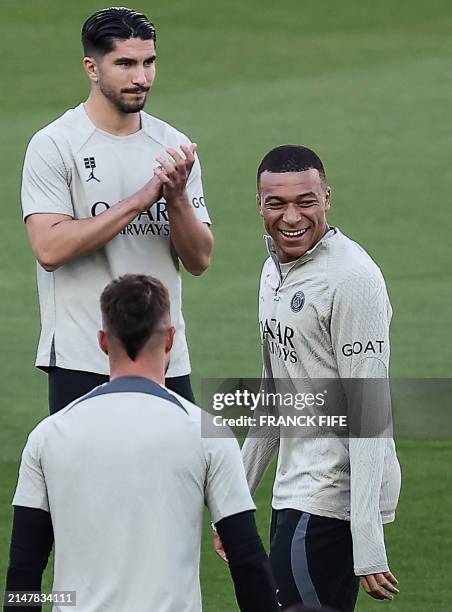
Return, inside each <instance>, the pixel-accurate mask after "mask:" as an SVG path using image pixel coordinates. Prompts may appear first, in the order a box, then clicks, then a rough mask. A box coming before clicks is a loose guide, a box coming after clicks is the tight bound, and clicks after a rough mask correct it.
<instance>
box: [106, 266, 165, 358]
mask: <svg viewBox="0 0 452 612" xmlns="http://www.w3.org/2000/svg"><path fill="white" fill-rule="evenodd" d="M100 307H101V311H102V318H103V323H104V325H105V327H106V330H107V331H108V332H109V333H111V334H112V335H113V336H115V338H117V339H118V340H119V341H120V342H121V344H122V345H123V347H124V349H125V350H126V352H127V355H128V356H129V357H130V359H132V360H133V361H135V359H136V358H137V356H138V355H139V353H140V351H141V349H142V348H143V346H144V345H145V344H146V342H147V341H148V340H149V339H150V338H151V336H153V335H154V334H156V333H161V332H162V331H163V330H162V327H161V326H160V323H161V322H162V320H163V319H164V317H165V316H168V315H169V312H170V300H169V295H168V291H167V289H166V287H165V286H164V285H163V284H162V283H161V282H160V281H159V280H158V279H156V278H153V277H152V276H145V275H144V274H126V275H124V276H121V277H119V278H118V279H115V280H113V281H112V282H111V283H109V284H108V285H107V286H106V287H105V289H104V290H103V292H102V295H101V297H100Z"/></svg>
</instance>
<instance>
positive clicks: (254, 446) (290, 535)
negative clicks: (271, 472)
mask: <svg viewBox="0 0 452 612" xmlns="http://www.w3.org/2000/svg"><path fill="white" fill-rule="evenodd" d="M257 183H258V185H257V186H258V195H257V203H258V209H259V212H260V214H261V215H262V217H263V220H264V225H265V228H266V231H267V234H268V235H267V236H266V244H267V249H268V255H269V257H268V259H267V261H266V262H265V264H264V267H263V270H262V276H261V284H260V293H259V324H260V330H261V337H262V346H263V361H264V380H263V383H264V386H263V388H264V390H265V389H272V388H273V386H274V383H276V386H277V385H278V381H282V383H283V384H284V381H289V382H290V381H292V383H293V384H294V385H295V388H296V387H297V385H299V384H300V383H301V384H309V385H311V384H316V381H321V383H322V385H323V384H324V382H325V379H333V380H336V381H338V384H337V385H336V386H338V387H341V386H342V384H344V385H345V386H346V388H347V389H348V390H349V391H350V390H351V391H352V392H351V393H349V395H350V397H347V400H350V404H351V405H353V407H354V409H355V412H356V414H354V415H353V414H352V416H354V417H355V420H354V423H355V424H356V423H359V427H361V426H362V425H363V424H364V429H361V433H360V434H359V435H350V437H348V434H347V437H338V436H333V437H331V436H328V435H322V432H320V434H319V432H316V435H309V433H308V434H304V432H302V431H301V430H300V431H299V432H298V435H296V436H293V435H292V434H291V433H289V432H288V431H284V430H283V427H279V428H278V427H274V428H265V427H262V428H260V429H259V428H255V429H254V428H252V429H251V430H250V433H249V435H248V437H247V439H246V441H245V443H244V446H243V449H242V454H243V460H244V463H245V470H246V474H247V479H248V483H249V485H250V490H251V492H252V494H254V492H255V490H256V488H257V486H258V484H259V482H260V481H261V479H262V477H263V475H264V473H265V470H266V468H267V466H268V465H269V463H270V461H271V459H272V457H273V454H274V453H275V452H276V451H277V450H278V449H279V453H278V464H277V470H276V477H275V482H274V487H273V501H272V508H273V514H272V526H271V548H270V561H271V564H272V568H273V572H274V575H275V579H276V584H277V588H278V600H279V603H280V607H281V609H282V610H286V609H287V610H290V609H291V607H292V606H294V605H297V604H298V605H299V604H301V603H302V604H303V606H311V607H313V608H319V607H320V606H330V607H332V608H334V609H336V610H340V611H341V612H351V611H352V610H353V609H354V607H355V602H356V598H357V594H358V588H359V580H360V578H359V577H361V583H362V585H363V588H364V589H365V591H366V592H367V593H368V594H369V595H371V596H372V597H375V598H377V599H392V598H393V596H394V595H395V594H396V593H397V592H398V590H397V586H396V585H397V580H396V578H395V577H394V575H393V574H392V573H391V572H390V570H389V565H388V561H387V557H386V549H385V542H384V534H383V524H384V523H388V522H391V521H393V520H394V518H395V509H396V505H397V500H398V496H399V490H400V467H399V464H398V460H397V456H396V451H395V445H394V441H393V439H392V430H391V431H390V433H389V434H387V433H386V431H385V430H384V429H375V431H374V433H375V435H374V436H373V437H372V436H370V435H369V433H368V432H369V431H370V429H366V427H365V425H366V423H369V424H372V423H373V422H374V421H375V422H376V423H377V424H379V423H380V422H383V423H384V424H386V423H387V420H386V417H387V409H388V403H387V401H386V400H387V396H386V389H387V378H388V376H389V352H390V351H389V324H390V320H391V305H390V303H389V298H388V294H387V290H386V285H385V281H384V278H383V276H382V274H381V271H380V269H379V268H378V267H377V265H376V264H375V263H374V262H373V260H372V259H371V258H370V257H369V255H368V254H367V253H366V252H365V251H364V250H363V249H362V248H361V247H360V246H359V245H358V244H357V243H356V242H353V241H352V240H350V239H349V238H347V237H346V236H345V235H344V234H342V232H341V231H340V230H339V229H338V228H335V227H332V226H330V225H329V224H328V222H327V213H328V211H329V209H330V204H331V190H330V188H329V186H328V184H327V181H326V176H325V170H324V167H323V164H322V162H321V160H320V159H319V157H318V156H317V155H316V154H315V153H314V152H313V151H311V150H310V149H308V148H306V147H302V146H294V145H285V146H281V147H277V148H275V149H273V150H272V151H270V152H269V153H268V154H267V155H266V156H265V157H264V159H263V160H262V162H261V164H260V166H259V169H258V174H257ZM303 381H304V382H303ZM373 381H379V384H380V383H381V386H378V385H376V386H375V387H376V390H377V396H378V397H377V396H375V397H374V396H369V395H367V396H366V397H367V398H368V399H369V400H370V401H369V403H367V401H361V400H360V396H359V395H358V394H357V393H356V391H357V390H359V389H364V391H365V392H366V393H367V387H366V385H369V387H370V388H371V389H375V387H372V382H373ZM330 384H332V383H330ZM322 388H325V387H322ZM380 389H381V390H383V391H384V393H382V394H381V398H380V396H379V395H378V392H379V391H380ZM354 396H356V397H354ZM363 397H365V396H363ZM357 398H358V401H356V399H357ZM380 399H381V400H382V401H381V404H380ZM374 403H376V410H375V411H374V413H372V406H373V404H374ZM380 410H381V412H382V414H378V412H379V411H380ZM350 413H351V411H350ZM358 429H359V428H358ZM366 432H367V436H366ZM351 433H353V432H351ZM382 434H383V435H382ZM218 545H219V542H218V541H217V546H218ZM220 552H221V549H220Z"/></svg>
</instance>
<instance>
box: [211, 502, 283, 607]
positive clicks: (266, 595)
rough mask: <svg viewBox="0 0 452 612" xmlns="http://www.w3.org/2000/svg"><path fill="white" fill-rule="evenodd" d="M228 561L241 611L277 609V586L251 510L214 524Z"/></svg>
mask: <svg viewBox="0 0 452 612" xmlns="http://www.w3.org/2000/svg"><path fill="white" fill-rule="evenodd" d="M216 528H217V531H218V535H219V536H220V539H221V542H222V544H223V547H224V551H225V553H226V555H227V558H228V562H229V571H230V572H231V576H232V580H233V582H234V588H235V594H236V598H237V603H238V604H239V608H240V610H241V611H242V612H257V611H259V612H276V610H278V604H277V600H276V587H275V583H274V579H273V574H272V571H271V568H270V563H269V560H268V557H267V553H266V552H265V549H264V547H263V545H262V541H261V539H260V537H259V534H258V532H257V529H256V523H255V520H254V512H250V511H249V512H243V513H241V514H236V515H234V516H230V517H228V518H225V519H223V520H221V521H220V522H219V523H217V525H216Z"/></svg>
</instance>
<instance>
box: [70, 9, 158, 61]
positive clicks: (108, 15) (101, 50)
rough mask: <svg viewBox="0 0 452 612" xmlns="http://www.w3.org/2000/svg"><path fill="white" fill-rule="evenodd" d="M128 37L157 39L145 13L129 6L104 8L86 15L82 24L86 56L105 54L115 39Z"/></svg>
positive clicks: (153, 27)
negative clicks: (88, 15) (86, 17)
mask: <svg viewBox="0 0 452 612" xmlns="http://www.w3.org/2000/svg"><path fill="white" fill-rule="evenodd" d="M129 38H141V39H142V40H153V41H156V40H157V33H156V31H155V26H154V24H152V23H151V22H150V21H149V19H148V18H147V17H146V15H143V14H142V13H137V12H136V11H134V10H132V9H130V8H126V7H123V6H121V7H118V6H111V7H109V8H104V9H102V10H101V11H97V13H94V15H91V17H88V19H87V20H86V21H85V23H84V24H83V28H82V45H83V51H84V53H85V55H86V56H94V55H106V54H107V53H110V51H113V49H114V48H115V44H116V40H118V39H120V40H127V39H129Z"/></svg>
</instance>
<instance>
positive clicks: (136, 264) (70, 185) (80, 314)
mask: <svg viewBox="0 0 452 612" xmlns="http://www.w3.org/2000/svg"><path fill="white" fill-rule="evenodd" d="M140 118H141V129H140V130H139V131H138V132H136V133H134V134H130V135H129V136H115V135H114V134H110V133H108V132H105V131H103V130H101V129H99V128H97V127H96V126H95V125H94V124H93V123H92V122H91V120H90V118H89V117H88V115H87V113H86V111H85V108H84V105H83V104H80V105H79V106H77V107H76V108H73V109H70V110H68V111H67V112H66V113H64V115H62V116H61V117H59V118H58V119H56V120H55V121H53V122H52V123H50V124H49V125H47V126H46V127H44V128H43V129H41V130H39V132H37V133H36V134H35V135H34V136H33V138H32V139H31V141H30V143H29V145H28V148H27V153H26V155H25V161H24V168H23V177H22V208H23V216H24V219H26V218H27V217H28V216H29V215H32V214H40V213H54V214H55V213H57V214H61V215H67V216H69V217H72V218H73V219H90V218H92V217H94V216H96V215H99V214H101V213H102V212H104V211H105V210H106V209H107V208H110V207H112V206H115V205H116V204H117V203H118V202H120V201H122V200H124V199H125V198H128V197H129V196H131V195H132V194H133V193H135V192H136V191H138V190H139V189H141V187H143V186H144V185H145V184H146V183H147V182H148V181H149V180H150V179H151V178H152V176H153V168H155V167H156V166H157V165H158V162H157V161H156V159H155V158H156V156H158V155H161V156H163V157H168V155H167V154H166V151H165V149H166V148H168V147H173V148H175V149H179V147H180V145H181V144H186V145H189V144H190V140H189V139H188V138H187V136H185V135H184V134H182V133H181V132H179V131H178V130H176V129H175V128H173V127H172V126H171V125H169V124H168V123H165V122H164V121H161V120H160V119H157V118H156V117H153V116H152V115H148V114H147V113H145V112H143V111H142V112H141V113H140ZM187 193H188V196H189V198H190V201H191V205H192V207H193V211H194V213H195V215H196V216H197V218H198V219H199V220H200V221H203V222H205V223H210V218H209V214H208V212H207V208H206V203H205V200H204V194H203V186H202V180H201V166H200V164H199V160H198V158H196V162H195V165H194V166H193V169H192V171H191V174H190V177H189V180H188V183H187ZM166 206H167V205H166V202H165V200H164V199H163V198H162V199H161V200H160V201H159V202H157V203H156V204H154V205H153V206H152V207H151V208H150V209H149V210H146V211H144V212H142V213H141V214H140V215H138V217H136V219H134V220H133V221H132V222H131V223H129V224H128V225H127V226H126V227H125V228H124V229H123V230H122V231H121V232H119V234H118V235H117V236H115V237H114V238H113V239H112V240H110V241H109V242H108V243H107V244H106V245H104V246H103V247H102V248H99V249H97V250H96V251H93V252H92V253H88V254H87V255H85V256H83V257H78V258H77V259H74V260H72V261H69V262H67V263H65V264H64V265H62V266H61V267H60V268H58V269H57V270H55V271H54V272H46V271H45V270H44V269H43V268H42V267H41V266H40V265H39V264H38V265H37V279H38V292H39V306H40V312H41V335H40V339H39V345H38V351H37V355H36V365H37V366H41V367H46V366H47V367H48V366H57V367H60V368H66V369H70V370H82V371H87V372H97V373H99V374H108V372H109V366H108V360H107V358H106V356H105V355H104V354H103V353H102V351H101V350H100V348H99V347H98V345H97V342H96V333H97V331H98V330H99V329H100V328H101V315H100V308H99V297H100V294H101V293H102V290H103V289H104V287H105V286H106V285H107V284H108V283H109V282H110V281H111V280H113V279H114V278H117V277H118V276H121V275H122V274H126V273H133V274H148V275H149V274H150V275H152V276H155V277H157V278H158V279H160V280H161V281H162V282H163V283H164V285H165V286H166V287H167V289H168V292H169V295H170V299H171V321H172V322H173V325H174V326H175V328H176V335H175V337H174V346H173V350H172V352H171V360H170V365H169V369H168V372H167V376H168V377H175V376H183V375H185V374H189V372H190V359H189V354H188V348H187V342H186V338H185V323H184V318H183V316H182V288H181V278H180V274H179V260H178V257H177V254H176V252H175V250H174V248H173V246H172V243H171V227H170V223H169V216H168V211H167V208H166Z"/></svg>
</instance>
